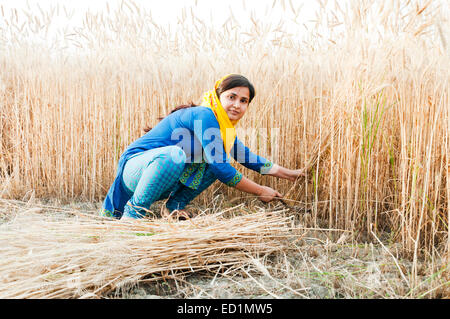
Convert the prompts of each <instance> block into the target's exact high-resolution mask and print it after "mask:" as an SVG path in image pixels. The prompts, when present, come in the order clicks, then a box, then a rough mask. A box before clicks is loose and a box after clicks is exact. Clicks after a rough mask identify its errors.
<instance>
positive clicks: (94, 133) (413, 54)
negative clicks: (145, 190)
mask: <svg viewBox="0 0 450 319" xmlns="http://www.w3.org/2000/svg"><path fill="white" fill-rule="evenodd" d="M125 3H126V4H124V5H122V7H121V8H119V9H118V11H117V12H111V14H109V15H106V13H104V14H100V15H97V16H95V15H92V14H87V15H86V19H85V21H84V26H83V28H79V29H78V28H77V29H71V28H67V29H66V30H62V31H61V32H60V33H58V36H57V37H56V38H55V41H54V42H52V43H50V44H48V43H47V44H45V43H38V42H36V41H32V40H31V39H32V38H33V36H36V35H37V36H38V38H39V37H44V38H45V36H46V35H45V32H46V26H48V25H50V24H51V21H52V14H50V13H45V12H44V13H40V11H36V12H20V11H15V12H14V11H12V12H7V10H1V14H2V17H4V20H2V21H6V23H2V24H1V25H0V44H1V46H0V47H1V49H0V154H2V156H1V158H0V183H1V185H2V187H1V189H0V195H1V197H3V198H16V199H20V198H22V197H23V196H29V195H30V194H33V196H36V197H39V198H43V197H45V198H48V197H53V198H59V199H61V200H74V199H76V200H90V201H94V200H101V199H102V198H103V197H104V195H105V193H106V190H107V188H108V187H109V185H110V183H111V181H112V179H113V177H114V174H115V170H116V164H117V159H118V157H119V155H120V153H121V152H122V151H123V150H124V148H125V147H126V146H127V145H128V144H129V143H130V142H131V141H133V140H134V139H136V138H137V137H139V136H140V135H141V134H142V129H143V127H145V126H147V125H151V126H152V125H155V124H156V123H157V119H158V118H159V117H160V116H164V115H166V114H167V113H168V111H169V110H170V109H171V108H172V107H173V106H174V105H176V104H179V103H185V102H186V101H190V100H197V99H198V98H199V97H200V95H201V93H202V92H203V91H205V90H206V89H208V88H210V87H211V84H212V83H214V81H215V80H216V79H217V78H220V77H221V76H222V75H223V74H227V73H230V72H239V73H242V74H245V75H246V76H247V77H248V78H249V79H250V80H251V81H252V82H253V83H254V84H255V86H256V91H257V95H256V98H255V100H254V102H252V106H251V107H250V108H249V111H248V113H247V114H246V117H245V119H244V120H243V121H242V123H241V128H245V130H241V133H243V134H244V135H245V136H244V137H243V140H244V141H245V142H246V144H247V145H249V146H250V147H251V149H253V150H254V151H255V152H257V153H259V154H261V155H263V156H266V157H268V158H269V159H271V160H273V161H274V162H277V163H279V164H281V165H283V166H287V167H290V168H301V167H305V166H307V167H309V168H310V169H309V171H308V175H307V178H305V179H302V180H299V181H297V182H296V183H295V184H291V183H288V182H286V181H278V180H275V179H273V178H270V177H261V176H259V175H257V174H256V173H254V172H250V171H248V170H245V169H244V170H242V171H243V172H244V173H245V174H247V175H248V176H249V177H251V178H253V179H255V180H256V181H257V182H260V183H264V184H266V185H269V186H272V187H275V188H277V189H279V190H280V191H281V192H284V193H287V194H288V199H290V200H291V201H290V202H291V203H296V204H297V205H298V206H301V207H304V208H307V209H308V210H309V211H311V213H312V217H311V220H312V222H313V224H312V226H314V227H317V226H318V225H319V221H322V220H326V221H327V224H326V225H325V226H326V228H333V229H344V230H348V231H351V232H352V233H354V234H355V236H356V237H357V238H358V240H362V241H364V240H368V239H370V240H374V242H377V241H376V240H375V239H374V236H373V235H372V234H374V235H375V236H377V237H381V236H382V235H384V234H389V235H388V237H387V238H384V240H387V241H388V242H392V243H399V244H400V245H401V247H402V250H403V251H404V253H406V254H409V255H410V256H411V258H412V260H413V265H412V267H413V269H412V272H411V274H412V275H411V278H408V280H409V281H410V283H411V285H412V287H416V286H417V285H419V282H418V278H419V274H418V273H419V258H422V257H427V256H431V257H430V258H431V259H434V258H438V257H439V255H440V254H442V255H443V256H445V254H446V253H447V255H448V251H449V246H450V237H449V233H448V223H449V219H450V213H449V206H450V205H449V203H450V178H449V177H450V176H449V174H450V169H449V168H450V156H449V154H450V135H449V132H450V129H449V123H450V116H449V109H450V108H449V104H450V103H449V70H450V65H449V63H450V59H449V48H448V39H447V36H448V35H447V34H446V33H445V32H443V30H449V29H450V26H449V21H448V14H447V13H448V7H447V6H445V5H444V2H440V1H411V2H407V3H404V2H403V1H397V0H395V1H394V0H393V1H386V2H379V3H378V2H373V1H354V2H350V3H349V5H348V6H346V7H345V8H343V7H340V6H339V2H335V3H334V4H332V3H331V4H328V5H327V6H325V5H322V7H321V10H320V11H319V12H318V14H317V19H316V20H317V21H316V26H315V27H314V28H312V29H308V30H306V31H307V32H306V34H304V35H302V34H300V32H299V31H300V30H304V27H303V22H304V21H303V20H302V15H301V11H299V9H298V10H297V8H296V7H292V8H290V7H289V6H287V7H286V15H285V17H291V18H292V21H293V23H294V24H295V25H297V29H296V28H292V27H290V28H289V29H288V28H286V27H285V26H284V24H283V23H282V22H281V23H280V24H275V25H267V24H266V23H265V22H264V21H259V20H256V19H254V22H253V24H252V25H251V26H250V27H248V28H247V27H245V28H244V27H242V26H241V25H240V24H239V21H236V19H234V18H232V17H231V16H230V19H228V20H227V22H226V23H225V24H224V25H223V26H222V27H221V28H219V29H217V28H215V27H213V26H210V25H208V24H207V23H206V22H205V21H201V20H199V19H198V18H196V17H195V15H194V14H192V15H189V14H187V13H186V14H187V15H186V20H185V23H180V24H178V25H177V26H176V27H172V28H171V29H169V28H168V27H166V26H162V25H158V24H156V23H155V22H154V21H153V20H152V17H151V14H150V13H149V12H148V11H146V10H143V9H142V10H137V9H136V8H135V7H134V6H133V5H132V4H131V3H130V2H128V1H126V2H125ZM275 5H276V4H275ZM4 11H5V12H4ZM55 12H56V11H55ZM55 12H53V14H56V13H55ZM64 12H65V11H64ZM64 12H63V11H62V10H59V14H60V15H61V16H63V17H64ZM105 12H106V11H105ZM186 12H189V11H186ZM191 12H195V10H193V11H191ZM21 17H22V18H24V19H25V22H26V23H25V24H23V25H22V21H21V20H20V19H19V18H21ZM30 17H31V18H30ZM180 35H183V36H180ZM251 130H256V131H257V132H260V133H261V132H262V133H261V134H253V133H252V132H254V131H251ZM258 130H259V131H258ZM245 132H247V134H245ZM264 132H267V134H266V136H264V134H263V133H264ZM265 137H266V138H265ZM218 190H219V191H223V192H224V193H227V194H228V195H229V196H231V197H233V196H234V197H237V196H242V194H240V193H239V194H238V193H237V192H235V191H234V190H230V189H225V188H224V186H223V185H219V184H216V185H215V187H214V188H212V189H211V190H209V191H208V192H206V193H205V194H204V195H203V196H201V197H200V202H202V203H210V201H209V199H210V198H212V194H214V192H216V191H218ZM322 226H323V225H322ZM447 262H448V261H447ZM432 264H433V263H432Z"/></svg>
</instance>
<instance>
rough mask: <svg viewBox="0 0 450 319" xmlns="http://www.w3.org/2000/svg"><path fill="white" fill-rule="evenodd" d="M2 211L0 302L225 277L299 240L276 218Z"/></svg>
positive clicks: (284, 219) (92, 294) (285, 220)
mask: <svg viewBox="0 0 450 319" xmlns="http://www.w3.org/2000/svg"><path fill="white" fill-rule="evenodd" d="M6 204H7V205H5V202H3V205H2V206H3V208H2V211H1V212H2V214H5V216H6V217H7V218H6V219H7V221H5V222H4V223H3V224H1V225H0V243H1V245H0V247H1V248H0V254H1V256H2V258H1V262H0V278H1V284H0V297H1V298H84V297H95V296H98V297H101V296H103V295H104V294H106V293H108V292H110V291H114V290H117V289H125V288H129V287H130V286H133V285H136V283H139V282H142V281H146V282H148V281H158V280H163V279H167V278H177V277H180V276H182V275H183V274H184V273H194V272H198V271H209V272H213V273H214V272H216V273H217V272H223V271H225V270H226V271H228V272H230V271H231V270H232V269H235V268H239V267H242V266H246V265H247V264H249V263H251V261H252V260H253V259H254V258H257V257H258V256H265V255H269V254H271V253H273V252H276V251H279V250H284V249H285V248H286V247H285V246H286V245H285V244H283V242H284V241H285V240H286V239H288V238H289V237H290V236H295V237H296V238H300V237H301V233H299V232H298V231H295V229H292V227H290V226H291V224H292V217H286V216H284V215H283V212H282V211H274V212H259V213H255V214H240V216H235V217H233V218H223V216H222V215H223V214H224V213H226V212H225V211H223V212H219V213H216V214H209V215H204V216H198V217H196V218H195V219H192V220H189V221H184V222H168V221H167V220H161V219H152V220H145V221H144V220H143V221H137V222H128V223H127V222H119V221H112V220H110V219H107V218H100V217H97V216H96V215H95V214H94V215H93V214H89V213H83V212H80V211H76V210H69V211H66V214H64V210H62V211H60V212H59V213H57V214H55V212H51V213H49V212H48V208H46V207H45V206H44V208H39V207H34V208H28V209H27V208H26V207H23V205H21V206H22V207H20V206H17V204H15V205H14V203H13V202H6ZM8 206H9V208H8ZM13 207H15V208H16V210H15V211H14V209H11V208H13Z"/></svg>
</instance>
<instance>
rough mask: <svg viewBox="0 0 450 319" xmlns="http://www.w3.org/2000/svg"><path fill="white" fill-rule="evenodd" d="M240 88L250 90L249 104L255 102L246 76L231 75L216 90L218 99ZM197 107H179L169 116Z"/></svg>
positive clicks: (185, 105) (251, 87) (253, 92)
mask: <svg viewBox="0 0 450 319" xmlns="http://www.w3.org/2000/svg"><path fill="white" fill-rule="evenodd" d="M239 86H243V87H246V88H248V91H249V93H250V96H249V100H248V103H250V102H251V101H252V100H253V98H254V97H255V88H254V87H253V84H251V83H250V81H249V80H248V79H247V78H246V77H245V76H243V75H240V74H231V75H229V76H227V77H226V78H225V79H224V80H223V81H222V82H221V83H220V84H219V86H218V88H217V89H216V94H217V96H218V97H220V94H222V93H223V92H225V91H228V90H230V89H232V88H235V87H239ZM195 106H197V105H196V104H194V103H193V102H190V103H188V104H183V105H178V106H177V107H175V108H174V109H173V110H172V111H170V113H169V114H172V113H174V112H176V111H178V110H181V109H187V108H190V107H195ZM162 119H163V117H160V118H159V120H160V121H161V120H162ZM151 129H152V128H151V127H146V128H144V132H146V133H147V132H148V131H150V130H151Z"/></svg>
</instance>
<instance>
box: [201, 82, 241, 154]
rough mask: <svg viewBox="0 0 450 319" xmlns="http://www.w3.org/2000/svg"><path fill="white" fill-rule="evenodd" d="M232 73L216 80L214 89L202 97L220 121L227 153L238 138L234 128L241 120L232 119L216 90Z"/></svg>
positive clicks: (221, 133)
mask: <svg viewBox="0 0 450 319" xmlns="http://www.w3.org/2000/svg"><path fill="white" fill-rule="evenodd" d="M230 75H231V74H227V75H225V76H224V77H223V78H221V79H220V80H218V81H216V84H215V85H214V90H211V91H207V92H205V93H204V94H203V97H202V103H201V104H200V105H202V106H206V107H209V108H210V109H211V110H213V112H214V115H215V116H216V119H217V122H219V126H220V135H221V137H222V140H223V146H224V149H225V152H226V153H227V154H228V153H230V151H231V148H232V147H233V144H234V140H235V139H236V129H235V128H234V126H235V125H236V124H237V123H238V122H239V120H234V121H232V120H230V118H229V117H228V115H227V113H226V112H225V109H224V108H223V106H222V104H221V103H220V99H219V97H218V96H217V94H216V90H217V88H218V87H219V85H220V83H222V81H223V80H225V79H226V78H227V77H229V76H230Z"/></svg>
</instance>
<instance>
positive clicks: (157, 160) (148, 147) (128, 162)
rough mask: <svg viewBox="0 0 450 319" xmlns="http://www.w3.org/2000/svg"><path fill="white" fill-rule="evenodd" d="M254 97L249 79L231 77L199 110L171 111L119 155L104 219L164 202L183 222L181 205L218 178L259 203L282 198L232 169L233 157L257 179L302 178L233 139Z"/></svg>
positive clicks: (136, 213)
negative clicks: (267, 177)
mask: <svg viewBox="0 0 450 319" xmlns="http://www.w3.org/2000/svg"><path fill="white" fill-rule="evenodd" d="M254 96H255V89H254V87H253V85H252V84H251V83H250V82H249V80H248V79H247V78H245V77H244V76H242V75H238V74H230V75H227V76H225V77H223V78H222V79H220V80H218V81H217V82H216V83H215V87H214V89H213V90H211V91H208V92H206V93H204V95H203V98H202V103H201V105H198V106H196V105H192V104H191V105H182V106H179V107H177V108H175V109H174V110H173V111H172V112H171V113H170V114H169V115H168V116H167V117H165V118H164V119H162V120H161V122H159V123H158V124H157V125H156V126H155V127H154V128H153V129H151V130H149V131H148V132H147V133H146V134H144V135H143V136H142V137H140V138H139V139H137V140H136V141H135V142H133V143H132V144H130V145H129V146H128V148H127V149H126V150H125V151H124V153H123V154H122V155H121V157H120V159H119V163H118V169H117V174H116V178H115V180H114V182H113V184H112V185H111V187H110V189H109V191H108V193H107V195H106V198H105V201H104V203H103V210H102V212H103V215H104V216H109V217H114V218H117V219H120V218H123V219H124V218H133V219H136V218H142V217H143V216H145V213H146V211H147V210H148V209H149V208H150V205H151V204H152V203H154V202H155V201H159V200H166V208H167V212H168V213H169V214H171V215H172V216H176V217H179V218H183V217H184V218H187V217H189V216H190V215H189V213H188V212H187V211H186V210H184V208H185V206H186V205H187V204H188V203H189V202H191V201H192V200H193V199H194V198H195V197H197V196H198V195H199V194H200V193H201V192H203V191H204V190H205V189H206V188H208V187H209V186H210V185H211V184H212V183H213V182H214V181H216V180H217V179H218V180H219V181H220V182H222V183H224V184H226V185H227V186H229V187H235V188H237V189H239V190H241V191H243V192H246V193H249V194H253V195H256V196H258V197H259V199H261V200H262V201H263V202H270V201H272V200H274V199H276V198H281V197H282V194H280V193H279V192H278V191H276V190H274V189H272V188H270V187H267V186H263V185H259V184H257V183H255V182H253V181H252V180H250V179H248V178H246V177H245V176H243V175H242V174H241V173H240V172H239V171H238V170H236V169H235V168H234V167H233V166H231V164H230V158H231V156H232V157H233V158H234V159H235V160H236V161H237V162H239V163H240V164H242V165H244V166H245V167H247V168H249V169H252V170H254V171H256V172H259V173H261V174H267V175H272V176H276V177H280V178H285V179H288V180H295V179H296V178H297V177H298V176H300V175H303V174H304V173H303V170H301V169H297V170H291V169H287V168H284V167H281V166H279V165H276V164H273V163H272V162H270V161H268V160H267V159H265V158H263V157H261V156H258V155H256V154H254V153H252V152H251V151H250V150H249V149H248V148H247V147H246V146H245V145H244V144H243V143H242V142H241V141H240V140H239V139H238V138H237V136H236V131H235V125H236V124H237V123H238V121H239V120H240V119H241V118H242V117H243V116H244V114H245V113H246V111H247V108H248V106H249V104H250V102H251V101H252V99H253V98H254Z"/></svg>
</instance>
